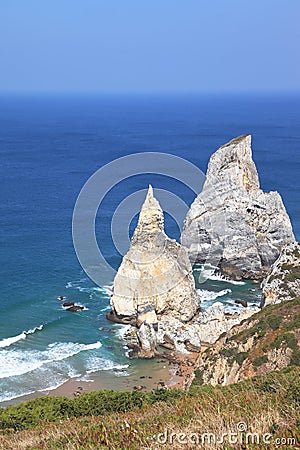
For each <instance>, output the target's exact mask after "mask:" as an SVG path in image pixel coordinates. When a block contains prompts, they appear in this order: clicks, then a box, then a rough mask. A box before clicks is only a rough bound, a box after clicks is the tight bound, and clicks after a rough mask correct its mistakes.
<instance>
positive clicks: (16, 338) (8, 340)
mask: <svg viewBox="0 0 300 450" xmlns="http://www.w3.org/2000/svg"><path fill="white" fill-rule="evenodd" d="M43 327H44V325H39V326H38V327H35V328H32V329H30V330H28V331H22V333H20V334H18V335H17V336H12V337H8V338H5V339H2V340H1V341H0V348H5V347H10V346H11V345H13V344H15V343H16V342H18V341H21V340H23V339H26V336H27V335H28V334H33V333H35V332H36V331H41V330H42V329H43Z"/></svg>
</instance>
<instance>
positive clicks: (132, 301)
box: [107, 186, 200, 357]
mask: <svg viewBox="0 0 300 450" xmlns="http://www.w3.org/2000/svg"><path fill="white" fill-rule="evenodd" d="M199 308H200V298H199V296H198V295H197V292H196V290H195V282H194V278H193V274H192V266H191V264H190V261H189V258H188V255H187V252H186V250H185V249H184V248H183V247H182V245H180V244H179V243H177V242H176V241H175V240H174V239H170V238H169V237H168V236H167V235H166V234H165V231H164V216H163V211H162V209H161V207H160V205H159V203H158V201H157V200H156V198H155V197H154V195H153V189H152V187H151V186H149V190H148V193H147V197H146V199H145V202H144V204H143V206H142V209H141V212H140V215H139V220H138V225H137V228H136V230H135V232H134V234H133V237H132V240H131V243H130V248H129V250H128V252H127V254H126V255H125V256H124V258H123V261H122V264H121V266H120V268H119V270H118V272H117V275H116V277H115V280H114V290H113V295H112V298H111V312H110V313H109V314H108V316H107V317H108V319H110V320H114V321H117V322H120V323H130V324H132V325H136V326H137V327H138V328H139V331H138V333H137V338H138V351H137V353H138V356H140V357H152V356H155V354H156V345H157V336H156V331H157V329H158V322H162V321H163V320H167V322H169V321H176V323H178V324H179V325H180V326H183V324H184V323H185V322H188V321H190V320H191V319H192V318H193V317H194V316H195V314H196V313H197V311H198V310H199ZM166 318H167V319H166Z"/></svg>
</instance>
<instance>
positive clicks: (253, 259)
mask: <svg viewBox="0 0 300 450" xmlns="http://www.w3.org/2000/svg"><path fill="white" fill-rule="evenodd" d="M294 241H295V238H294V235H293V231H292V226H291V223H290V219H289V217H288V215H287V212H286V210H285V207H284V204H283V202H282V199H281V197H280V195H279V194H278V192H269V193H264V192H263V191H262V190H261V189H260V186H259V179H258V174H257V170H256V167H255V164H254V162H253V160H252V151H251V136H250V135H243V136H240V137H238V138H236V139H233V140H232V141H230V142H229V143H228V144H225V145H223V146H222V147H220V148H219V149H218V150H217V151H216V152H215V153H214V154H213V155H212V156H211V158H210V161H209V164H208V170H207V177H206V181H205V184H204V187H203V190H202V192H201V193H200V194H199V195H198V197H197V198H196V199H195V201H194V202H193V204H192V205H191V208H190V210H189V212H188V214H187V217H186V220H185V224H184V229H183V233H182V244H183V245H184V246H185V247H186V249H187V250H188V253H189V257H190V260H191V261H192V263H195V262H197V263H201V264H203V263H210V264H212V265H217V266H218V267H220V268H221V270H222V272H223V273H225V274H227V275H229V276H230V277H232V278H235V279H241V278H250V279H262V278H263V277H264V276H265V275H266V273H267V272H268V270H269V269H270V267H271V265H272V264H273V263H274V261H275V260H276V259H277V258H278V256H279V253H280V251H281V249H282V248H283V246H284V245H286V244H289V243H292V242H294Z"/></svg>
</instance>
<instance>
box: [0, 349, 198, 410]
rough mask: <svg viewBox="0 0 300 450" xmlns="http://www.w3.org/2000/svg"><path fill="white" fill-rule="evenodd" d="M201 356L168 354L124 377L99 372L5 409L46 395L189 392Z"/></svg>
mask: <svg viewBox="0 0 300 450" xmlns="http://www.w3.org/2000/svg"><path fill="white" fill-rule="evenodd" d="M197 358H198V354H197V353H191V354H184V355H178V354H174V353H172V352H165V353H164V354H163V356H161V357H158V358H155V359H152V360H140V361H139V365H138V367H137V368H135V369H134V370H132V371H129V374H128V375H126V374H124V375H122V374H121V372H119V373H118V374H116V373H114V372H111V371H101V372H96V373H93V374H90V375H86V376H84V377H75V378H71V379H70V380H68V381H66V382H65V383H63V384H62V385H60V386H59V387H57V388H55V389H51V390H47V391H37V392H34V393H32V394H29V395H24V396H22V397H18V398H15V399H12V400H9V401H7V402H2V403H1V405H0V406H1V407H6V406H8V405H11V404H17V403H20V402H22V401H26V400H30V399H33V398H37V397H42V396H44V395H63V396H66V397H69V398H74V397H77V396H79V395H82V394H83V393H85V392H91V391H97V390H101V389H113V390H118V391H121V390H125V391H131V390H141V391H150V390H152V389H156V388H166V389H174V388H177V389H186V388H187V387H188V386H189V385H190V381H191V379H192V373H193V369H194V365H195V362H196V360H197Z"/></svg>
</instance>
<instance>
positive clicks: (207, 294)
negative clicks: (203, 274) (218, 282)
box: [197, 289, 232, 301]
mask: <svg viewBox="0 0 300 450" xmlns="http://www.w3.org/2000/svg"><path fill="white" fill-rule="evenodd" d="M197 292H198V293H199V295H200V297H201V300H203V301H205V300H206V301H211V300H215V299H216V298H218V297H223V295H227V294H230V293H231V292H232V290H231V289H223V290H222V291H218V292H214V291H207V290H205V289H197Z"/></svg>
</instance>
